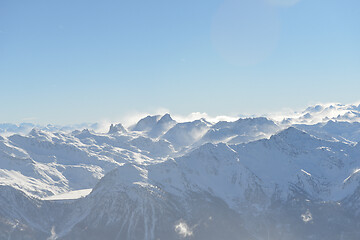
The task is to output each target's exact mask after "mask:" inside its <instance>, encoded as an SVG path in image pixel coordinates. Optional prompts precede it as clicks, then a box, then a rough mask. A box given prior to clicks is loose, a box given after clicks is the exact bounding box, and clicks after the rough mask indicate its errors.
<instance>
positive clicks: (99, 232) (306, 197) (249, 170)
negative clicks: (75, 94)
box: [0, 105, 360, 240]
mask: <svg viewBox="0 0 360 240" xmlns="http://www.w3.org/2000/svg"><path fill="white" fill-rule="evenodd" d="M334 107H335V108H336V109H337V110H339V109H340V110H341V111H342V110H344V109H345V108H346V109H347V110H346V111H353V112H355V111H358V110H359V109H358V110H356V109H357V108H356V106H352V107H348V106H347V107H345V106H344V105H336V106H334ZM330 109H332V107H331V106H328V107H324V106H321V107H317V106H315V107H310V108H308V109H307V110H306V111H307V112H312V117H313V122H314V123H315V122H316V123H315V124H314V125H310V124H306V123H301V124H299V121H297V120H296V121H295V120H294V119H295V118H293V119H292V120H291V121H289V119H286V120H285V121H282V120H280V121H279V120H278V119H270V118H264V117H252V118H241V119H238V120H237V121H234V122H225V121H221V122H217V123H213V122H209V121H207V120H206V119H199V120H196V121H191V122H176V121H175V120H173V118H172V117H171V116H170V115H169V114H165V115H164V116H158V115H157V116H148V117H146V118H144V119H141V120H140V121H139V122H138V123H137V124H135V125H134V126H131V127H129V128H125V127H123V126H122V125H121V124H120V123H116V124H112V125H111V126H109V131H108V132H107V133H99V132H96V131H94V130H91V129H90V130H89V129H79V130H75V131H72V132H66V131H61V130H54V129H51V130H50V129H43V128H33V129H32V130H31V131H30V132H29V133H28V134H25V135H24V134H13V135H5V136H3V137H0V239H100V238H102V239H246V240H250V239H254V240H255V239H281V240H289V239H291V240H293V239H294V240H297V239H299V240H300V239H334V240H335V239H337V240H338V239H358V236H359V235H360V230H359V229H360V228H359V225H360V204H359V200H360V177H359V176H360V175H359V174H360V170H359V169H360V146H359V144H358V143H357V142H358V141H359V139H360V138H359V136H358V135H359V134H358V132H359V123H358V122H357V121H356V114H354V115H351V116H350V115H349V114H347V116H349V117H351V119H350V120H349V119H345V118H344V117H340V118H338V117H336V118H337V119H333V118H331V117H328V118H322V120H323V121H319V122H318V120H316V119H317V118H316V117H315V116H317V115H316V114H314V113H317V112H321V114H325V113H328V112H331V111H330ZM350 109H351V110H350ZM344 111H345V110H344ZM319 114H320V113H319ZM344 114H346V113H344ZM319 116H320V115H319ZM322 116H323V115H322ZM342 116H344V115H342ZM330 119H332V120H330ZM292 121H293V122H294V123H296V124H292V123H291V122H292ZM309 122H310V121H309ZM91 189H92V190H91ZM89 192H90V194H88V193H89ZM87 194H88V195H87Z"/></svg>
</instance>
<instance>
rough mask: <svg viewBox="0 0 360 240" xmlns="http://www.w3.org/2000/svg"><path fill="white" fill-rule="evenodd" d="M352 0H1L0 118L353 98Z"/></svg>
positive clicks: (236, 109)
mask: <svg viewBox="0 0 360 240" xmlns="http://www.w3.org/2000/svg"><path fill="white" fill-rule="evenodd" d="M359 80H360V1H359V0H341V1H340V0H298V1H296V0H227V1H224V0H206V1H205V0H204V1H203V0H199V1H194V0H171V1H169V0H152V1H149V0H131V1H130V0H129V1H119V0H117V1H115V0H114V1H110V0H103V1H94V0H51V1H49V0H42V1H39V0H32V1H28V0H1V1H0V87H1V88H0V89H1V90H0V91H1V94H0V108H1V112H2V114H1V115H0V122H15V123H16V122H23V121H30V122H36V123H56V124H59V123H60V124H65V123H77V122H94V121H98V120H101V119H110V120H116V119H119V118H120V117H121V116H123V115H126V114H128V113H129V112H156V111H157V109H159V108H161V109H169V110H170V111H171V112H172V113H176V114H188V113H191V112H207V113H208V114H210V115H234V114H260V113H266V112H271V111H278V110H281V109H282V108H294V109H298V108H302V107H305V106H306V105H308V104H312V103H317V102H342V103H351V102H356V101H359V100H360V99H359V98H360V97H359V89H360V81H359Z"/></svg>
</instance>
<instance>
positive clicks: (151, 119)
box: [132, 115, 161, 131]
mask: <svg viewBox="0 0 360 240" xmlns="http://www.w3.org/2000/svg"><path fill="white" fill-rule="evenodd" d="M160 118H161V116H160V115H155V116H147V117H145V118H142V119H140V121H139V122H137V123H136V125H135V126H134V127H133V128H132V130H133V131H149V130H151V129H152V128H153V127H154V126H155V124H156V123H157V122H158V121H159V119H160Z"/></svg>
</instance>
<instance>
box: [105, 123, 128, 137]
mask: <svg viewBox="0 0 360 240" xmlns="http://www.w3.org/2000/svg"><path fill="white" fill-rule="evenodd" d="M126 132H127V131H126V129H125V128H124V126H123V125H122V124H121V123H118V124H115V125H114V124H111V125H110V129H109V132H108V134H115V133H126Z"/></svg>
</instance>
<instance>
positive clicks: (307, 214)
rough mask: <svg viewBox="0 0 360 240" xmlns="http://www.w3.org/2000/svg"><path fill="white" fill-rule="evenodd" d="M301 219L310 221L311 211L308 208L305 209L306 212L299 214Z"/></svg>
mask: <svg viewBox="0 0 360 240" xmlns="http://www.w3.org/2000/svg"><path fill="white" fill-rule="evenodd" d="M301 219H302V220H303V221H304V222H305V223H307V222H310V221H311V220H312V219H313V218H312V214H311V212H310V211H309V209H308V210H306V212H305V213H304V214H301Z"/></svg>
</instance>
